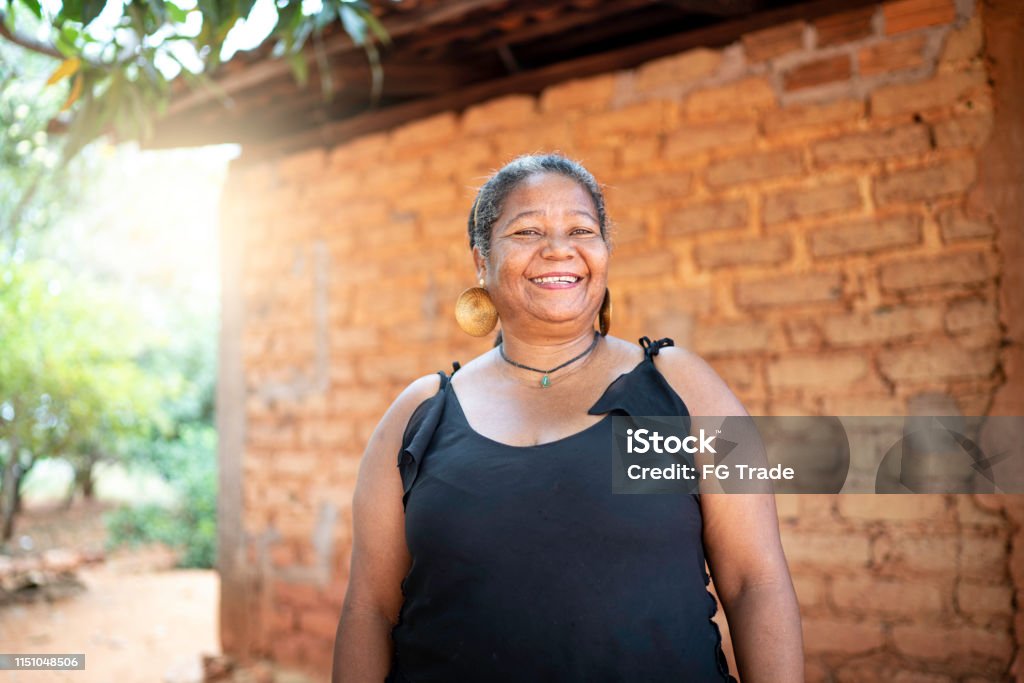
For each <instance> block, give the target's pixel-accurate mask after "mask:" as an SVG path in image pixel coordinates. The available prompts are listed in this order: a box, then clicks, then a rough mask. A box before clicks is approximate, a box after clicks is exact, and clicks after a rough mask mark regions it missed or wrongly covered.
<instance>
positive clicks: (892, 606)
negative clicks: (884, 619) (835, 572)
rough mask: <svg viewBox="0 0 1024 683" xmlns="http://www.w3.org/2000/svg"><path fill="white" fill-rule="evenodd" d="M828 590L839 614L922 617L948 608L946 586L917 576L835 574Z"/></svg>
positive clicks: (936, 613) (933, 614) (934, 614)
mask: <svg viewBox="0 0 1024 683" xmlns="http://www.w3.org/2000/svg"><path fill="white" fill-rule="evenodd" d="M845 497H846V496H840V498H845ZM886 497H887V498H888V497H891V496H886ZM831 592H832V602H833V603H834V604H835V606H836V607H838V608H839V609H840V610H842V613H843V614H874V615H881V616H895V617H913V618H915V619H922V618H926V617H929V616H932V617H934V616H936V615H938V614H940V613H942V612H943V611H947V610H950V606H949V605H948V603H949V596H948V595H947V592H948V589H947V588H946V587H945V586H941V585H937V584H932V583H926V582H924V581H919V580H916V581H901V580H898V579H897V580H893V579H879V578H874V577H864V576H859V577H851V578H844V577H836V578H835V579H833V580H832V591H831Z"/></svg>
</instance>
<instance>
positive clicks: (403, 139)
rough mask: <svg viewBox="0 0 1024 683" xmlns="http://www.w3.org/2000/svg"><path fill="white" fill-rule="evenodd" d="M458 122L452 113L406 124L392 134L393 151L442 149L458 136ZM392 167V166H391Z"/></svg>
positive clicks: (435, 115)
mask: <svg viewBox="0 0 1024 683" xmlns="http://www.w3.org/2000/svg"><path fill="white" fill-rule="evenodd" d="M458 128H459V127H458V121H457V120H456V118H455V114H453V113H452V112H444V113H442V114H434V115H433V116H428V117H427V118H423V119H417V120H416V121H413V122H411V123H406V124H404V125H402V126H400V127H399V128H396V129H394V130H393V131H392V132H391V138H390V141H391V147H392V148H393V149H404V148H416V149H417V150H418V149H423V150H426V149H430V148H435V147H441V146H442V145H444V144H446V143H447V142H449V141H451V140H454V139H455V138H456V136H457V135H458ZM389 167H390V165H389Z"/></svg>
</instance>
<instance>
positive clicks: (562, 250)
mask: <svg viewBox="0 0 1024 683" xmlns="http://www.w3.org/2000/svg"><path fill="white" fill-rule="evenodd" d="M572 251H573V246H572V240H570V239H569V237H568V235H561V234H553V235H548V237H547V240H546V243H545V245H544V251H543V255H544V256H547V257H548V258H552V257H559V256H567V255H568V256H571V255H572Z"/></svg>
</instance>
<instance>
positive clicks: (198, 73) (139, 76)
mask: <svg viewBox="0 0 1024 683" xmlns="http://www.w3.org/2000/svg"><path fill="white" fill-rule="evenodd" d="M273 2H274V8H275V9H276V12H277V21H276V24H275V26H274V28H273V30H272V31H271V32H270V35H269V36H267V40H270V41H273V43H274V54H275V55H276V56H278V57H280V58H284V59H287V60H288V61H289V63H290V64H291V66H292V69H293V71H294V73H295V76H296V78H298V79H299V80H300V81H301V82H304V81H305V80H306V74H307V73H308V62H307V60H308V56H307V53H308V52H310V50H307V49H306V48H307V45H308V44H310V43H312V44H313V46H314V49H313V50H312V51H311V52H312V53H313V56H314V59H317V60H320V61H321V62H324V61H325V60H326V57H325V56H324V55H325V52H324V50H323V49H320V48H322V36H323V31H324V29H325V28H326V27H327V26H328V25H330V24H332V23H336V22H340V23H341V25H342V26H343V28H344V30H345V31H346V32H347V33H348V35H349V36H350V37H351V38H352V40H353V42H355V43H356V44H357V45H361V46H363V47H364V48H365V49H366V50H367V54H368V55H369V57H370V59H371V63H372V64H373V66H374V72H375V76H376V77H375V83H376V84H377V87H378V89H379V74H380V68H379V62H378V60H377V59H376V54H377V53H376V49H375V42H374V41H375V40H376V41H381V42H386V41H387V34H386V32H385V31H384V29H383V27H382V26H381V25H380V23H379V22H378V21H377V19H376V18H375V16H374V15H373V13H372V12H371V10H370V6H369V5H368V3H367V1H366V0H320V2H319V3H311V2H309V0H306V1H305V2H303V0H273ZM0 3H3V4H0V7H4V9H3V10H0V37H3V38H6V39H7V40H8V41H9V42H12V43H15V44H17V45H19V46H21V47H22V48H24V49H28V50H31V51H34V52H37V53H40V54H44V55H47V56H49V57H51V58H53V59H54V60H57V61H55V62H54V65H55V66H54V68H53V71H52V74H51V76H50V78H49V81H48V85H49V86H50V87H56V86H61V87H63V88H64V89H65V94H64V97H63V103H62V104H61V106H60V110H61V112H63V113H64V114H63V115H64V116H65V118H66V119H67V131H66V132H67V138H66V139H67V144H66V145H65V147H64V150H63V156H64V159H65V160H66V159H70V158H71V157H73V156H74V155H75V154H77V153H78V151H79V150H80V149H81V148H82V147H83V146H84V145H86V144H87V143H88V142H90V141H91V140H93V139H95V138H96V137H97V136H99V135H100V134H102V133H103V132H105V131H107V130H109V129H113V130H114V131H116V133H117V135H118V136H119V137H120V138H121V139H145V138H146V137H147V136H148V135H149V134H150V133H151V132H152V125H153V120H154V115H158V114H159V113H161V112H163V111H164V110H165V108H166V105H167V103H168V102H169V99H170V96H171V83H172V81H174V80H175V79H177V78H182V79H184V80H185V81H186V82H188V83H189V85H191V86H192V87H194V88H214V89H216V85H215V84H214V83H213V81H212V80H210V78H209V76H210V75H211V74H213V73H215V71H216V70H217V68H218V66H219V65H220V64H221V61H222V55H223V54H224V47H225V41H226V40H227V38H228V34H229V33H230V32H231V30H232V29H233V28H235V26H236V25H237V24H238V23H239V22H240V21H242V20H244V19H246V18H247V17H249V16H250V14H251V12H252V10H253V7H254V6H255V4H256V0H175V1H171V0H120V1H114V2H104V1H103V0H65V1H64V2H62V3H60V4H59V5H52V3H44V2H41V1H40V0H0ZM188 3H191V4H188ZM317 4H318V5H319V6H318V7H316V5H317ZM307 8H309V9H307ZM314 8H315V9H314ZM320 66H321V67H322V68H321V72H323V73H326V69H325V68H323V67H325V66H326V64H324V63H321V64H320ZM324 87H325V88H327V90H328V92H326V93H325V94H327V95H329V94H330V93H329V89H330V81H329V80H325V81H324Z"/></svg>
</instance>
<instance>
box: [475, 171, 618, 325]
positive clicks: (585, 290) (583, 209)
mask: <svg viewBox="0 0 1024 683" xmlns="http://www.w3.org/2000/svg"><path fill="white" fill-rule="evenodd" d="M473 256H474V260H475V262H476V266H477V272H478V273H479V274H480V277H483V278H484V281H485V286H486V287H487V290H488V292H489V293H490V295H491V299H492V300H493V301H494V304H495V306H496V307H497V309H498V314H499V316H500V318H501V320H502V325H503V326H504V327H506V328H509V327H510V326H517V327H518V328H519V329H521V330H522V331H523V332H526V331H529V330H536V331H541V330H543V329H545V328H547V329H550V327H549V326H550V325H552V324H559V325H561V326H563V327H564V328H565V329H566V330H567V331H570V330H571V328H572V327H573V324H574V323H575V324H578V325H579V326H581V327H582V326H590V325H592V324H593V322H594V319H595V318H596V317H597V312H598V309H599V308H600V307H601V300H602V298H603V297H604V291H605V287H606V284H607V275H608V270H607V269H608V243H607V242H606V241H605V238H604V236H603V235H602V234H601V227H600V224H599V223H598V219H597V211H596V208H595V206H594V201H593V199H592V198H591V196H590V193H589V192H588V191H587V190H586V189H585V188H584V187H582V186H581V185H580V184H579V183H577V182H576V181H575V180H573V179H571V178H567V177H565V176H563V175H560V174H556V173H538V174H534V175H531V176H529V177H527V178H526V179H525V180H523V181H522V182H520V183H519V184H518V185H517V186H516V187H515V189H513V190H512V191H511V192H510V193H509V194H508V196H507V197H506V199H505V202H504V206H502V211H501V214H500V215H499V216H498V220H497V221H496V222H495V224H494V227H493V232H492V235H491V248H490V253H489V254H488V256H487V257H486V258H484V257H482V256H481V255H480V252H479V249H477V248H474V250H473Z"/></svg>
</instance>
